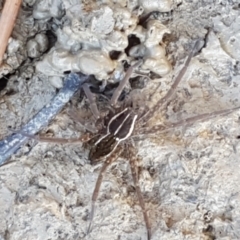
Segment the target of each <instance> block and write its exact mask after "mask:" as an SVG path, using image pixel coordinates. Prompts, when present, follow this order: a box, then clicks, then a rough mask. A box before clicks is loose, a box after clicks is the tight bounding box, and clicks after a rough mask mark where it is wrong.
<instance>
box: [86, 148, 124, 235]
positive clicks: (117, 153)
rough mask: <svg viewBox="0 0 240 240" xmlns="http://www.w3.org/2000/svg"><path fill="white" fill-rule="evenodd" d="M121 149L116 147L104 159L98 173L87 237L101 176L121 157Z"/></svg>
mask: <svg viewBox="0 0 240 240" xmlns="http://www.w3.org/2000/svg"><path fill="white" fill-rule="evenodd" d="M122 151H123V149H122V147H121V146H118V147H117V148H116V150H115V151H114V152H112V153H111V154H110V155H109V156H107V157H106V159H105V160H104V163H103V166H102V168H101V170H100V173H99V175H98V179H97V182H96V184H95V188H94V191H93V195H92V205H91V211H90V219H89V221H90V222H89V225H88V228H87V235H88V234H89V233H90V231H91V226H92V222H93V218H94V210H95V204H96V201H97V198H98V195H99V191H100V187H101V184H102V180H103V175H104V173H105V172H106V170H107V168H108V166H109V165H110V164H111V163H112V162H114V161H115V160H117V158H118V157H119V156H120V155H121V153H122Z"/></svg>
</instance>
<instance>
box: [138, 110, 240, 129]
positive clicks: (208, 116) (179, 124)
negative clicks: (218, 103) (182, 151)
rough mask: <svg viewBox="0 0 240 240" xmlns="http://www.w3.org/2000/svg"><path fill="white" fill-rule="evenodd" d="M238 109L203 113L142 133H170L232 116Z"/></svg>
mask: <svg viewBox="0 0 240 240" xmlns="http://www.w3.org/2000/svg"><path fill="white" fill-rule="evenodd" d="M237 109H240V106H239V107H234V108H230V109H225V110H219V111H215V112H212V113H203V114H200V115H197V116H194V117H190V118H186V119H183V120H181V121H179V122H175V123H168V124H167V125H164V124H158V125H156V126H154V127H153V128H151V129H143V131H142V132H141V133H144V134H151V133H156V132H158V133H161V132H165V131H168V130H170V129H174V128H178V127H182V126H187V125H190V124H193V123H195V122H198V121H207V120H210V119H212V118H215V117H218V116H222V115H226V114H230V113H231V112H233V111H235V110H237Z"/></svg>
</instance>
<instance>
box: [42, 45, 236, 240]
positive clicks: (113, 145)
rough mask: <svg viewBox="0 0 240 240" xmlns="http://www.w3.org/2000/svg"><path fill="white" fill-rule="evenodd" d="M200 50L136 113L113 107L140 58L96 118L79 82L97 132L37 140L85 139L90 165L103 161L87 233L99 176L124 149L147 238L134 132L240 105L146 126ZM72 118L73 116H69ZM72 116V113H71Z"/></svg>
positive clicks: (92, 103) (187, 121)
mask: <svg viewBox="0 0 240 240" xmlns="http://www.w3.org/2000/svg"><path fill="white" fill-rule="evenodd" d="M199 49H200V42H199V41H197V42H196V44H195V46H194V48H193V50H192V51H191V53H190V55H189V56H188V57H187V60H186V62H185V64H184V66H183V68H182V70H181V71H180V72H179V74H178V76H177V77H176V79H175V80H174V83H173V85H172V86H171V88H170V90H169V91H168V92H167V94H166V95H165V97H163V98H162V99H160V100H159V101H158V102H157V103H156V104H155V106H154V107H153V108H152V109H150V110H147V111H146V110H145V111H143V112H140V113H139V112H137V109H134V108H133V107H131V105H130V104H129V102H126V101H125V102H123V104H122V106H121V107H118V108H117V107H116V103H117V100H118V98H119V96H120V94H121V92H122V90H123V88H124V86H125V85H126V83H127V81H128V80H129V78H130V76H131V74H132V72H133V71H134V69H135V68H136V67H137V66H138V65H140V64H141V61H139V62H137V63H136V64H135V65H133V66H131V67H130V68H129V69H128V71H127V73H126V75H125V77H124V79H123V80H122V81H121V82H120V84H119V86H118V88H117V89H116V90H115V92H114V94H113V96H112V98H111V101H110V104H111V105H112V107H113V108H114V109H115V112H114V113H112V112H109V113H108V114H107V115H106V116H105V117H104V118H103V119H101V117H100V113H99V111H98V108H97V105H96V102H95V99H94V95H93V94H92V93H91V91H90V90H89V87H88V85H87V84H84V85H83V90H84V92H85V94H86V96H87V98H88V100H89V103H90V107H91V111H92V113H93V115H94V116H95V118H96V119H97V121H99V119H100V120H102V124H101V125H100V127H98V128H96V129H95V130H96V131H97V134H96V133H95V134H94V137H92V134H89V133H87V134H84V135H83V136H82V137H80V138H78V139H61V138H45V137H39V138H38V139H39V140H40V141H47V142H58V143H73V142H87V141H89V140H90V139H91V140H90V141H89V143H90V145H91V148H90V153H89V159H90V161H91V163H92V164H94V163H97V162H99V161H100V160H102V161H103V165H102V168H101V170H100V172H99V175H98V179H97V182H96V185H95V188H94V191H93V195H92V205H91V212H90V223H89V226H88V229H87V234H88V233H89V232H90V231H91V225H92V222H93V218H94V210H95V203H96V200H97V197H98V195H99V191H100V187H101V183H102V179H103V176H104V173H105V171H106V169H107V167H108V166H109V165H110V164H111V163H112V162H114V161H116V160H117V159H118V157H119V156H121V155H122V154H123V152H124V158H127V160H128V161H129V162H130V167H131V172H132V177H133V181H134V184H135V189H136V193H137V196H138V200H139V204H140V206H141V209H142V213H143V218H144V221H145V225H146V229H147V239H148V240H150V239H151V224H150V221H149V217H148V215H147V211H146V208H145V203H144V199H143V196H142V193H141V189H140V187H139V183H138V171H137V167H136V161H137V160H138V158H139V156H137V154H136V150H135V148H134V145H133V138H132V136H133V135H137V134H139V133H152V132H156V131H158V132H163V131H166V130H169V129H172V128H176V127H179V126H183V125H187V124H191V123H194V122H196V121H199V120H207V119H210V118H212V117H215V116H217V115H222V114H228V113H230V112H232V111H234V110H236V109H239V108H240V107H236V108H232V109H227V110H220V111H216V112H213V113H206V114H201V115H198V116H195V117H191V118H187V119H185V120H181V121H179V122H175V123H171V124H165V125H163V124H158V125H155V126H154V127H153V128H148V127H147V123H148V121H149V120H150V119H151V118H152V117H153V115H154V113H155V112H156V111H160V110H161V109H163V108H164V107H165V106H166V104H167V103H168V102H169V101H170V99H171V97H172V96H173V94H174V93H175V91H176V88H177V87H178V85H179V83H180V81H181V79H182V78H183V75H184V74H185V72H186V70H187V67H188V65H189V63H190V61H191V59H192V57H193V55H194V53H195V52H196V51H199ZM73 117H74V116H73ZM75 117H76V115H75Z"/></svg>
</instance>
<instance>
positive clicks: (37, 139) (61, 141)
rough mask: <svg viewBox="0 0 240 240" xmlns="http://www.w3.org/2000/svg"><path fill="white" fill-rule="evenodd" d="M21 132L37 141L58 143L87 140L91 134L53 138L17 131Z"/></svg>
mask: <svg viewBox="0 0 240 240" xmlns="http://www.w3.org/2000/svg"><path fill="white" fill-rule="evenodd" d="M18 133H20V134H22V135H23V136H25V137H28V138H30V139H34V140H36V141H38V142H49V143H60V144H67V143H78V142H88V141H89V140H90V139H91V138H92V135H91V134H90V133H86V134H83V135H82V136H81V137H79V138H69V139H66V138H55V137H42V136H39V135H30V134H27V133H25V132H21V131H20V132H18Z"/></svg>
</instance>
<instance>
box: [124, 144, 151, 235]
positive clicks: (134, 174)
mask: <svg viewBox="0 0 240 240" xmlns="http://www.w3.org/2000/svg"><path fill="white" fill-rule="evenodd" d="M127 154H128V157H129V162H130V167H131V172H132V177H133V182H134V185H135V188H136V192H137V197H138V201H139V205H140V207H141V209H142V213H143V218H144V221H145V225H146V228H147V239H148V240H150V239H151V225H150V221H149V218H148V215H147V211H146V208H145V202H144V199H143V195H142V192H141V189H140V186H139V180H138V172H137V168H136V167H137V164H136V163H137V161H138V157H137V154H136V153H135V150H134V147H133V145H132V144H130V145H129V146H128V147H127Z"/></svg>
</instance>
